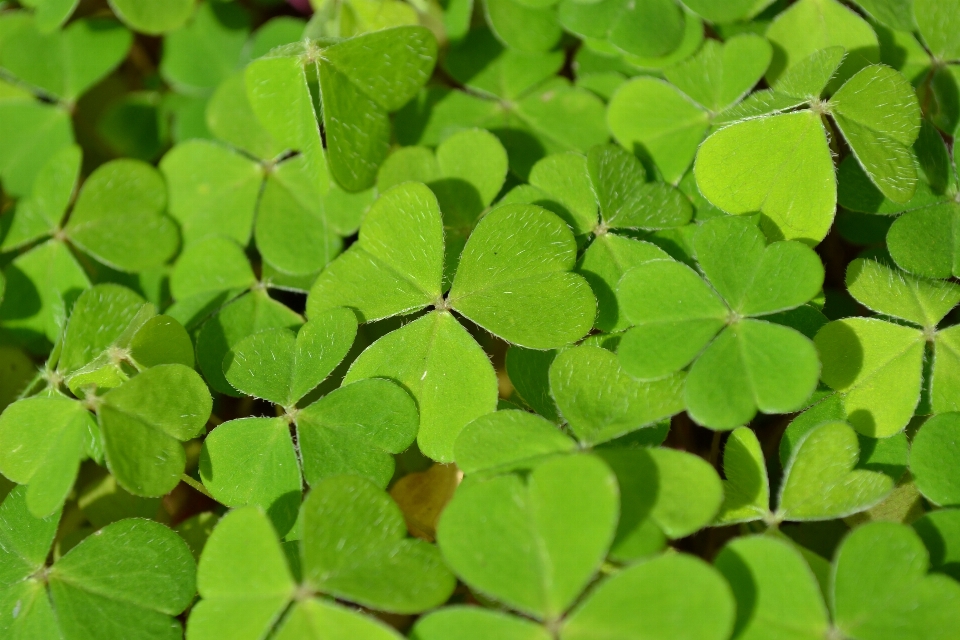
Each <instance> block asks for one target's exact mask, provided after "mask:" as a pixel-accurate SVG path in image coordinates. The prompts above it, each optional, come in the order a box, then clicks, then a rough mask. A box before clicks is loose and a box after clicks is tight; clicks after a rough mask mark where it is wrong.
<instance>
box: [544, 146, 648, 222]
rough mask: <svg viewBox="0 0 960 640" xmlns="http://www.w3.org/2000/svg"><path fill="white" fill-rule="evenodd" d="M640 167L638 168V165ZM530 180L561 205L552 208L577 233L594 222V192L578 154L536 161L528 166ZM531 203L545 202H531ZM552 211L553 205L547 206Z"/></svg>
mask: <svg viewBox="0 0 960 640" xmlns="http://www.w3.org/2000/svg"><path fill="white" fill-rule="evenodd" d="M641 171H642V169H641ZM530 184H531V185H533V186H535V187H538V188H539V189H541V190H542V191H544V192H545V193H546V194H549V196H551V197H552V198H553V199H555V200H556V201H557V203H558V204H560V205H561V208H562V211H560V210H557V211H554V213H556V214H557V215H559V216H560V217H561V218H563V220H564V221H565V222H566V223H567V224H569V225H570V228H571V229H573V234H574V235H576V236H580V235H583V234H586V233H589V232H591V231H593V229H594V227H596V226H597V209H598V206H599V205H598V203H597V196H596V195H595V193H594V191H593V182H592V181H591V179H590V172H589V169H588V168H587V159H586V157H584V156H583V155H582V154H579V153H574V152H569V151H568V152H567V153H555V154H552V155H549V156H547V157H546V158H543V159H542V160H540V161H538V162H537V163H536V164H535V165H533V168H531V169H530ZM532 204H540V206H545V204H542V203H538V202H533V203H532ZM551 210H552V211H553V209H551Z"/></svg>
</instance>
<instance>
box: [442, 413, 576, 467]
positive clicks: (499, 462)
mask: <svg viewBox="0 0 960 640" xmlns="http://www.w3.org/2000/svg"><path fill="white" fill-rule="evenodd" d="M575 449H576V443H575V442H574V441H573V440H572V439H571V438H570V437H569V436H567V435H566V434H564V433H563V432H562V431H560V430H559V429H558V428H557V426H556V425H555V424H553V423H551V422H550V421H548V420H546V419H544V418H541V417H540V416H538V415H535V414H532V413H527V412H526V411H516V410H512V409H511V410H507V411H496V412H494V413H488V414H486V415H484V416H480V417H479V418H477V419H476V420H474V421H473V422H471V423H470V424H468V425H467V426H466V427H464V428H463V431H461V432H460V435H459V436H458V437H457V442H456V444H455V445H454V450H453V451H454V459H455V460H456V462H457V467H459V468H460V470H461V471H463V472H464V473H465V474H468V475H469V474H471V473H477V472H481V471H487V470H491V471H506V470H511V469H513V468H515V467H526V466H528V465H531V464H533V463H535V462H536V461H537V460H539V459H540V458H545V457H548V456H552V455H556V454H561V453H569V452H572V451H574V450H575Z"/></svg>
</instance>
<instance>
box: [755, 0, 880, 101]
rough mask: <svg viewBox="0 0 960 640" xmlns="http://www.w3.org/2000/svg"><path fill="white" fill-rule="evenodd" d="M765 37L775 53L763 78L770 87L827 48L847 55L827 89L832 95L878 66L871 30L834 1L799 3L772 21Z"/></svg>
mask: <svg viewBox="0 0 960 640" xmlns="http://www.w3.org/2000/svg"><path fill="white" fill-rule="evenodd" d="M766 37H767V40H769V41H770V43H771V44H772V45H773V52H774V53H773V61H772V62H771V63H770V68H769V69H768V70H767V75H766V78H767V82H768V83H770V84H773V83H774V82H776V80H777V78H779V77H780V76H781V75H782V74H783V72H784V71H785V70H786V69H789V68H790V67H791V66H793V65H794V64H796V63H797V62H799V61H801V60H803V59H804V58H805V57H807V56H808V55H810V54H811V53H813V52H814V51H817V50H818V49H825V48H827V47H832V46H842V47H843V48H844V49H846V50H847V53H848V54H849V55H848V57H847V59H846V60H845V61H844V63H843V64H842V65H841V66H840V69H839V70H838V71H837V75H836V76H835V77H834V78H833V80H831V81H830V83H829V84H828V86H827V90H828V91H829V92H831V93H832V92H834V91H836V90H837V89H838V88H839V87H840V85H842V84H843V83H844V82H846V80H847V79H848V78H850V77H851V76H853V74H855V73H856V72H857V71H859V70H860V69H862V68H864V67H865V66H867V65H868V64H870V63H876V62H880V45H879V43H878V41H877V36H876V34H875V33H874V32H873V29H871V28H870V25H869V24H868V23H867V21H866V20H864V19H863V18H861V17H860V16H859V15H857V14H856V13H855V12H854V11H853V10H852V9H849V8H847V7H845V6H844V5H842V4H840V3H839V2H837V0H800V2H797V3H795V4H794V5H791V6H790V7H789V8H788V9H787V10H786V11H783V12H782V13H780V14H779V15H778V16H777V17H776V18H775V19H774V21H773V23H772V24H771V25H770V27H769V28H768V29H767V33H766Z"/></svg>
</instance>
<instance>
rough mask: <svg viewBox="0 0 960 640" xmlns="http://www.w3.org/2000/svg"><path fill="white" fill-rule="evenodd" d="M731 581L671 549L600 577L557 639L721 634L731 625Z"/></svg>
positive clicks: (717, 638)
mask: <svg viewBox="0 0 960 640" xmlns="http://www.w3.org/2000/svg"><path fill="white" fill-rule="evenodd" d="M734 615H735V606H734V601H733V596H732V595H731V592H730V587H728V586H727V583H726V582H725V581H724V580H723V578H722V577H721V576H720V574H719V573H718V572H717V571H716V570H714V569H713V567H711V566H710V565H708V564H707V563H705V562H704V561H703V560H700V559H699V558H695V557H693V556H689V555H686V554H680V553H675V554H669V555H663V556H659V557H657V558H654V559H653V560H648V561H646V562H640V563H638V564H635V565H633V566H631V567H629V568H627V569H624V570H623V571H621V572H620V573H618V574H616V575H614V576H612V577H610V578H608V579H607V580H605V581H604V582H602V583H600V585H599V586H597V587H596V588H595V589H594V590H593V591H592V592H591V593H590V595H589V596H588V597H587V598H586V599H585V600H584V601H583V602H582V603H581V604H580V605H579V606H578V607H577V608H576V609H575V610H574V611H573V613H572V614H571V615H570V616H569V617H568V618H567V619H566V621H565V622H564V625H563V627H562V628H561V630H560V639H561V640H588V639H590V638H619V639H622V640H725V639H726V638H728V637H729V636H730V632H731V630H732V629H733V622H734Z"/></svg>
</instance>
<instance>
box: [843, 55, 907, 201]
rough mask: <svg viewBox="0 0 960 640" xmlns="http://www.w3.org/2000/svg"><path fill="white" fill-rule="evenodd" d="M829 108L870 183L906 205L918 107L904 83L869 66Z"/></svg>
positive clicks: (893, 74)
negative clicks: (911, 148)
mask: <svg viewBox="0 0 960 640" xmlns="http://www.w3.org/2000/svg"><path fill="white" fill-rule="evenodd" d="M828 105H829V108H830V110H831V114H832V115H833V119H834V122H836V123H837V126H838V127H839V128H840V132H841V133H842V134H843V137H844V138H845V139H846V141H847V143H848V144H849V145H850V148H851V150H853V154H854V156H856V158H857V160H858V161H859V162H860V165H861V166H862V167H863V169H864V171H865V172H866V173H867V175H868V176H869V177H870V180H871V181H872V182H873V183H874V184H875V185H876V186H877V188H878V189H880V191H881V192H882V193H883V194H884V195H885V196H887V197H888V198H890V199H891V200H893V201H894V202H907V201H909V200H910V198H912V197H913V194H914V193H915V191H916V183H917V170H916V166H915V165H914V160H913V154H912V153H911V150H910V147H911V146H912V145H913V142H914V141H915V140H916V139H917V135H918V134H919V132H920V105H919V103H918V102H917V95H916V92H915V91H914V90H913V87H911V86H910V83H909V82H908V81H907V79H906V78H904V77H903V76H902V75H900V74H899V73H898V72H896V71H894V70H893V69H891V68H889V67H885V66H882V65H873V66H870V67H867V68H865V69H863V70H862V71H860V72H859V73H857V74H856V75H855V76H853V77H852V78H850V80H849V81H847V82H846V83H845V84H844V85H843V87H841V88H840V90H839V91H837V92H836V93H835V94H834V95H833V98H831V99H830V102H829V103H828Z"/></svg>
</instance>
